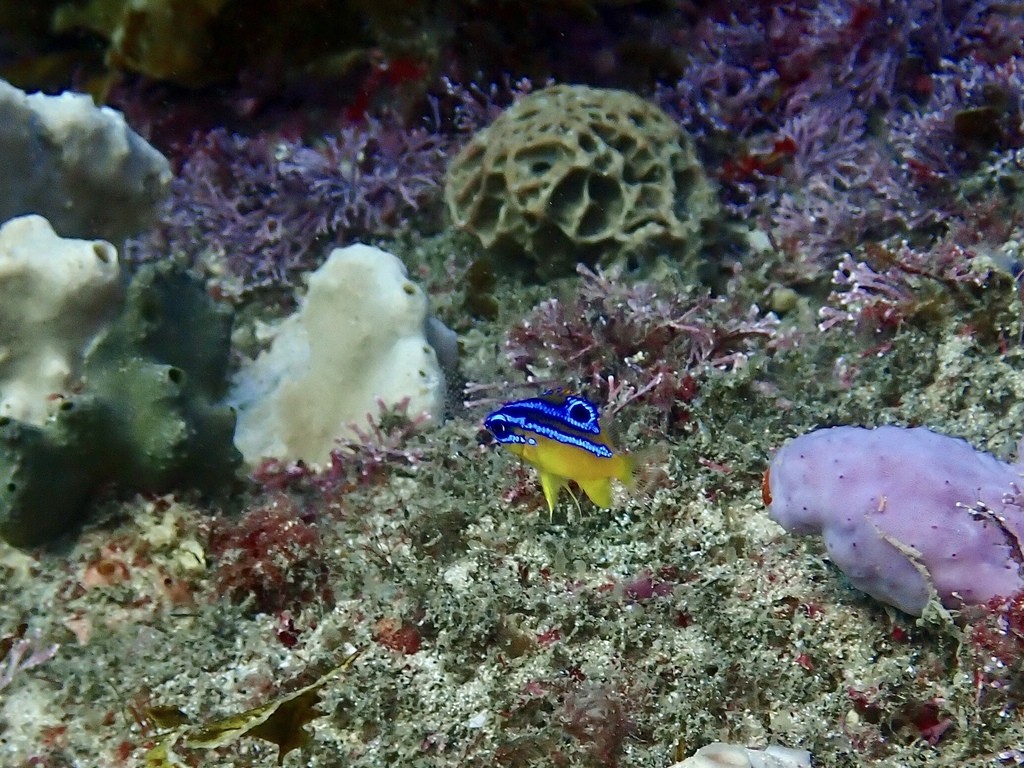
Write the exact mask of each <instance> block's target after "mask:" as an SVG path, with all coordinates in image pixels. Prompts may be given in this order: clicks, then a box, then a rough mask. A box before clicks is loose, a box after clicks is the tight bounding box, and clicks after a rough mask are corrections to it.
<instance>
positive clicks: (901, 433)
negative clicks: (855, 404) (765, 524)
mask: <svg viewBox="0 0 1024 768" xmlns="http://www.w3.org/2000/svg"><path fill="white" fill-rule="evenodd" d="M1022 471H1024V470H1022V467H1021V465H1020V464H1019V463H1018V464H1007V463H1005V462H1003V461H1000V460H999V459H997V458H995V457H994V456H992V455H990V454H987V453H983V452H981V451H976V450H975V449H974V448H972V447H971V446H970V445H969V444H968V443H967V442H966V441H964V440H960V439H958V438H954V437H948V436H946V435H940V434H937V433H935V432H932V431H931V430H928V429H924V428H921V427H918V428H914V429H906V428H902V427H893V426H885V427H878V428H877V429H863V428H860V427H833V428H830V429H820V430H817V431H815V432H811V433H809V434H806V435H803V436H801V437H798V438H796V439H795V440H793V441H792V442H790V443H788V444H787V445H785V446H784V447H783V448H782V449H780V450H779V452H778V453H777V454H776V455H775V458H774V459H773V460H772V463H771V467H770V469H769V472H768V474H767V476H766V478H765V481H766V482H765V489H764V490H765V499H766V500H767V501H768V502H769V503H770V507H769V514H770V516H771V517H772V519H774V520H775V521H776V522H778V523H780V524H781V525H782V526H783V527H784V528H786V529H787V530H788V531H791V532H793V533H797V534H802V535H820V536H821V537H822V539H823V541H824V543H825V549H826V550H827V551H828V554H829V557H831V559H832V561H833V562H834V563H835V564H836V565H837V566H838V567H839V569H840V570H842V571H843V572H844V573H845V574H846V576H847V577H848V578H849V579H850V582H851V583H852V584H853V585H854V586H855V587H857V588H858V589H861V590H863V591H864V592H867V593H868V594H869V595H871V596H873V597H875V598H877V599H879V600H882V601H883V602H886V603H888V604H889V605H893V606H896V607H897V608H899V609H901V610H903V611H906V612H907V613H911V614H915V615H920V614H921V613H922V612H923V611H924V608H925V605H926V604H927V602H928V600H929V598H930V596H931V595H937V596H938V597H939V599H941V601H942V602H943V604H945V605H946V606H947V607H957V606H960V605H963V604H978V603H984V602H986V601H988V600H990V599H991V598H993V597H995V596H997V595H1004V596H1009V595H1012V594H1014V593H1016V592H1018V591H1020V590H1021V589H1024V576H1022V573H1021V566H1022V562H1021V559H1022V553H1021V546H1022V542H1024V538H1022V537H1024V508H1022V507H1021V503H1022V488H1024V481H1022Z"/></svg>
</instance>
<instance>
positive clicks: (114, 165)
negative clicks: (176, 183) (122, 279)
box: [0, 80, 171, 245]
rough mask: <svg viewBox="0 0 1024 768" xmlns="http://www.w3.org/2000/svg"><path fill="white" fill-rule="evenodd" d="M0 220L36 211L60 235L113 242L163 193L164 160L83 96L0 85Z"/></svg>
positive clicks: (142, 224) (167, 179)
mask: <svg viewBox="0 0 1024 768" xmlns="http://www.w3.org/2000/svg"><path fill="white" fill-rule="evenodd" d="M0 167H2V168H3V174H0V221H4V220H6V219H10V218H13V217H15V216H21V215H24V214H28V213H37V214H39V215H41V216H45V217H46V218H47V219H48V220H49V221H50V224H51V225H52V226H53V228H54V229H55V230H56V231H57V232H58V233H59V234H61V235H62V236H64V237H85V238H92V237H101V238H103V239H105V240H110V241H112V242H114V243H116V244H118V245H120V244H121V242H122V241H123V240H124V239H125V238H126V237H129V236H131V235H134V234H138V233H139V232H140V231H142V230H143V229H145V228H146V227H147V226H148V225H149V224H150V222H151V221H152V219H153V218H154V217H155V215H156V212H157V208H158V207H159V205H160V204H161V203H162V202H163V200H164V199H165V198H166V196H167V192H168V190H169V189H170V183H171V169H170V165H169V164H168V162H167V159H166V158H165V157H164V156H163V155H161V154H160V153H159V152H158V151H157V150H155V149H154V148H153V147H151V146H150V145H149V144H147V143H146V141H145V140H144V139H143V138H142V137H141V136H139V135H138V134H137V133H135V132H134V131H133V130H131V128H129V127H128V124H127V123H126V122H125V120H124V116H123V115H122V114H121V113H120V112H117V111H115V110H113V109H110V108H108V107H97V106H96V105H95V104H93V102H92V98H91V97H90V96H88V95H87V94H83V93H62V94H60V95H58V96H47V95H45V94H42V93H33V94H25V93H24V92H22V91H20V90H18V89H17V88H15V87H14V86H12V85H10V84H8V83H6V82H4V81H3V80H0Z"/></svg>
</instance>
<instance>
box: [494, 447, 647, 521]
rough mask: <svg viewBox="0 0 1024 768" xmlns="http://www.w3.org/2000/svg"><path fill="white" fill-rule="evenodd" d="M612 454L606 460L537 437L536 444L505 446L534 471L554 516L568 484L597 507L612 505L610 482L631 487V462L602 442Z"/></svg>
mask: <svg viewBox="0 0 1024 768" xmlns="http://www.w3.org/2000/svg"><path fill="white" fill-rule="evenodd" d="M604 444H605V445H607V446H608V447H609V448H611V450H612V452H613V454H614V455H613V456H612V457H611V458H609V459H604V458H598V457H596V456H592V455H591V454H590V453H588V452H587V451H585V450H583V449H581V448H577V447H575V446H571V445H563V444H562V443H559V442H556V441H555V440H548V439H544V438H537V444H536V445H519V444H516V445H508V446H506V447H507V448H508V449H509V450H510V451H511V452H512V453H514V454H515V455H516V456H519V457H520V458H521V459H522V460H523V461H525V462H527V463H528V464H530V465H532V466H534V467H536V468H537V471H538V472H539V473H540V484H541V487H542V488H543V489H544V498H546V499H547V500H548V509H549V510H550V511H551V512H552V513H554V511H555V504H556V503H557V502H558V494H559V493H560V492H561V490H562V488H564V487H566V486H567V485H568V484H569V482H570V481H572V482H574V483H576V484H577V485H578V486H579V487H580V488H582V489H583V492H584V493H585V494H587V497H588V498H589V499H590V500H591V501H592V502H594V503H595V504H596V505H597V506H599V507H610V506H612V480H618V481H619V482H621V483H622V484H623V485H625V486H626V487H627V488H631V487H632V486H633V468H634V464H633V460H632V459H631V458H630V457H629V456H628V455H626V454H624V453H619V452H617V451H615V449H614V448H612V446H611V444H610V443H607V442H605V443H604Z"/></svg>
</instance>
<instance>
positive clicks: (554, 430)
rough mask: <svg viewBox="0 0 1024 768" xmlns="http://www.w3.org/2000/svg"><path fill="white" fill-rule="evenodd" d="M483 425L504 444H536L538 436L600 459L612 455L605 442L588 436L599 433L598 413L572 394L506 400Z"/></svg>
mask: <svg viewBox="0 0 1024 768" xmlns="http://www.w3.org/2000/svg"><path fill="white" fill-rule="evenodd" d="M484 426H485V427H487V429H489V430H490V431H491V433H492V434H494V437H495V439H496V440H497V441H498V442H499V443H502V444H505V445H508V444H521V445H536V444H537V439H536V437H540V438H545V439H548V440H554V441H556V442H558V443H561V444H563V445H571V446H574V447H577V448H580V449H582V450H584V451H586V452H587V453H589V454H591V455H593V456H596V457H597V458H600V459H610V458H611V457H612V456H613V455H614V454H613V452H612V450H611V449H610V448H609V447H608V446H607V445H604V444H602V443H597V442H594V441H593V440H591V439H590V438H589V437H588V435H599V434H600V433H601V425H600V412H599V411H598V409H597V406H596V405H594V404H593V403H591V402H590V401H589V400H586V399H584V398H582V397H578V396H576V395H566V396H563V395H558V394H554V393H550V394H546V395H545V396H543V397H538V398H531V399H528V400H517V401H515V402H512V403H506V404H505V405H503V406H502V407H501V408H499V409H498V410H496V411H495V412H494V413H492V414H491V415H490V416H488V417H487V418H486V419H485V420H484ZM516 430H521V431H522V432H526V433H532V434H533V435H536V437H531V436H530V434H520V433H519V432H517V431H516Z"/></svg>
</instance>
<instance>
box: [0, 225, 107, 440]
mask: <svg viewBox="0 0 1024 768" xmlns="http://www.w3.org/2000/svg"><path fill="white" fill-rule="evenodd" d="M119 299H120V268H119V266H118V261H117V249H116V248H114V246H112V245H111V244H110V243H108V242H106V241H104V240H71V239H63V238H60V237H58V236H57V234H56V233H55V232H54V231H53V228H52V227H51V226H50V224H49V222H48V221H47V220H46V219H44V218H43V217H42V216H22V217H20V218H17V219H11V220H10V221H8V222H7V223H6V224H4V225H3V226H2V227H0V416H5V417H7V418H13V419H18V420H19V421H24V422H28V423H30V424H36V425H41V424H42V423H43V422H44V421H45V419H46V417H47V415H48V414H49V413H50V408H51V407H52V405H53V403H54V400H55V398H54V397H53V396H54V395H59V394H62V393H65V392H66V391H67V390H68V388H69V387H71V386H72V385H73V384H74V383H75V381H76V377H77V374H78V369H79V365H80V364H81V361H82V357H83V355H84V353H85V351H86V349H87V348H88V346H89V344H90V343H91V342H92V340H93V339H95V338H96V336H97V335H98V334H99V333H100V331H101V330H103V329H104V328H105V327H106V324H107V322H108V321H109V320H110V318H111V317H112V316H113V315H114V314H115V313H116V312H117V309H118V307H119V306H120V301H119Z"/></svg>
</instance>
